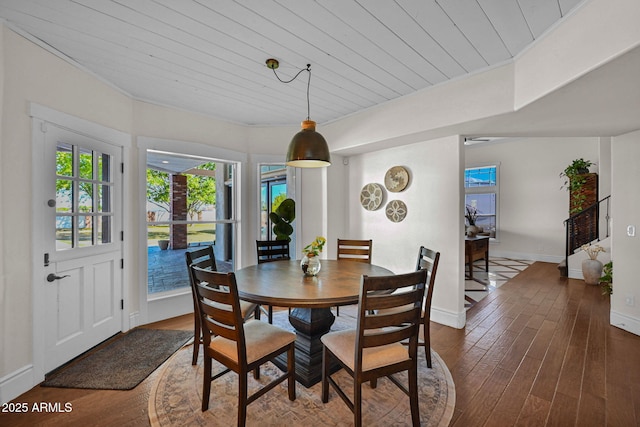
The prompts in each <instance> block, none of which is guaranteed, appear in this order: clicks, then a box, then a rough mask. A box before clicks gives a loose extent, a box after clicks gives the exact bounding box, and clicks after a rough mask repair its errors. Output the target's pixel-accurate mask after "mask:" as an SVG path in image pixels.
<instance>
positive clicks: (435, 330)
mask: <svg viewBox="0 0 640 427" xmlns="http://www.w3.org/2000/svg"><path fill="white" fill-rule="evenodd" d="M191 322H192V320H191V318H190V317H189V316H182V317H179V318H176V319H170V320H167V321H163V322H159V323H156V324H153V325H149V326H147V327H156V328H164V329H190V328H191V327H192V323H191ZM431 328H432V329H431V331H432V346H433V348H434V349H435V350H436V351H437V352H438V353H439V354H440V356H441V357H442V358H443V359H444V361H445V362H446V364H447V366H448V367H449V369H450V370H451V374H452V376H453V379H454V382H455V384H456V408H455V413H454V416H453V419H452V421H451V425H452V426H483V425H486V426H491V427H493V426H515V425H517V426H520V425H522V426H526V425H528V426H544V425H548V426H581V427H582V426H621V427H627V426H640V337H638V336H636V335H633V334H630V333H628V332H625V331H622V330H620V329H618V328H615V327H613V326H610V325H609V298H608V297H605V296H602V295H601V292H600V289H599V287H596V286H588V285H585V284H584V282H583V281H581V280H572V279H561V278H559V277H558V271H557V269H556V265H554V264H548V263H535V264H533V265H532V266H531V267H529V268H528V269H526V270H525V271H524V272H523V273H521V274H519V275H518V276H517V277H515V278H514V279H512V280H511V281H509V282H508V283H507V284H505V285H504V286H502V287H500V288H498V289H496V290H495V291H493V292H491V293H490V294H489V295H488V296H487V297H486V298H484V299H483V300H481V301H480V302H479V303H477V304H476V305H475V306H474V307H472V308H471V309H470V310H469V311H468V312H467V325H466V327H465V329H461V330H456V329H452V328H449V327H446V326H442V325H438V324H435V323H433V324H432V326H431ZM157 375H158V371H156V372H154V373H153V374H152V375H151V376H150V377H149V378H147V379H146V380H145V381H144V382H143V383H142V384H140V385H139V386H138V387H136V388H135V389H134V390H131V391H124V392H123V391H99V390H77V389H56V388H46V387H35V388H33V389H32V390H30V391H29V392H27V393H25V394H24V395H22V396H20V397H18V398H17V399H15V400H14V402H27V403H28V404H29V407H31V405H32V404H33V403H37V402H53V403H55V402H61V403H62V406H64V403H66V402H70V403H71V404H72V408H73V410H72V412H69V413H54V414H52V413H47V414H38V413H32V412H31V413H28V414H6V413H0V425H3V426H4V425H6V426H36V425H43V426H44V425H47V426H48V425H56V426H61V425H64V426H67V425H81V426H148V425H149V419H148V409H147V405H148V396H149V392H150V390H151V387H152V386H153V384H154V382H155V380H156V378H157Z"/></svg>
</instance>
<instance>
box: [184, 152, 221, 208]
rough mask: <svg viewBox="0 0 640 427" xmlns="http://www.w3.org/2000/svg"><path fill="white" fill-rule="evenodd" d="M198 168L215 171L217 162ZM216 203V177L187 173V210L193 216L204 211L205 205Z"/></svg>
mask: <svg viewBox="0 0 640 427" xmlns="http://www.w3.org/2000/svg"><path fill="white" fill-rule="evenodd" d="M197 169H201V170H207V171H215V170H216V164H215V163H205V164H202V165H200V166H198V168H197ZM215 204H216V179H215V178H214V177H210V176H200V175H187V212H188V213H189V217H191V219H192V220H193V217H194V216H195V215H197V214H198V212H202V209H203V208H204V206H205V205H215Z"/></svg>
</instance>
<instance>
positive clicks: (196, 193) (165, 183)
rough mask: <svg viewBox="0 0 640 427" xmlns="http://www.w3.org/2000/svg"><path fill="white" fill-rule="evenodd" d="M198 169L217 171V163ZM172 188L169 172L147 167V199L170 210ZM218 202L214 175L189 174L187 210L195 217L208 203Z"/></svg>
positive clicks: (204, 165) (201, 166) (203, 165)
mask: <svg viewBox="0 0 640 427" xmlns="http://www.w3.org/2000/svg"><path fill="white" fill-rule="evenodd" d="M197 169H201V170H207V171H215V170H216V164H215V163H212V162H210V163H204V164H202V165H200V166H198V168H197ZM170 197H171V190H170V182H169V174H168V173H166V172H161V171H157V170H153V169H147V200H149V202H151V203H153V204H154V205H156V206H158V207H159V208H161V209H163V210H165V211H167V212H170V209H171V200H170ZM215 203H216V180H215V178H214V177H212V176H201V175H191V174H189V175H187V212H188V214H189V217H190V218H191V219H193V217H194V216H196V215H197V214H198V213H199V212H202V209H203V208H204V206H206V205H214V204H215Z"/></svg>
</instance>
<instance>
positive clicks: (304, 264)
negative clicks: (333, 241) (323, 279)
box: [300, 255, 322, 276]
mask: <svg viewBox="0 0 640 427" xmlns="http://www.w3.org/2000/svg"><path fill="white" fill-rule="evenodd" d="M321 267H322V265H320V257H317V256H307V255H305V256H304V258H302V261H300V268H302V272H303V273H304V275H305V276H315V275H316V274H318V273H319V272H320V268H321Z"/></svg>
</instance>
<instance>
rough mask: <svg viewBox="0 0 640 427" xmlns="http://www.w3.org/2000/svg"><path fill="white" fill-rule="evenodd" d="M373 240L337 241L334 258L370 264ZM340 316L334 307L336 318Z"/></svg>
mask: <svg viewBox="0 0 640 427" xmlns="http://www.w3.org/2000/svg"><path fill="white" fill-rule="evenodd" d="M372 253H373V240H371V239H369V240H354V239H338V250H337V252H336V258H337V259H339V260H346V261H356V262H365V263H367V264H371V254H372ZM339 315H340V307H339V306H338V307H336V316H339Z"/></svg>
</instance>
